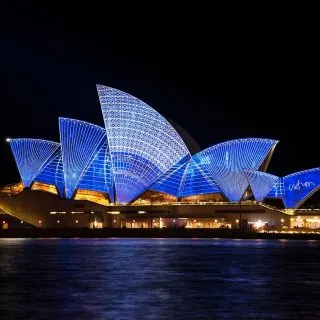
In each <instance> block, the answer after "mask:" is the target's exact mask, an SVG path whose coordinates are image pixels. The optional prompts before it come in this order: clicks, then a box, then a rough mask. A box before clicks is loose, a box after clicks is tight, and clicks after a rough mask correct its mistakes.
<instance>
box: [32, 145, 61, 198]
mask: <svg viewBox="0 0 320 320" xmlns="http://www.w3.org/2000/svg"><path fill="white" fill-rule="evenodd" d="M33 180H34V181H37V182H42V183H46V184H51V185H54V186H56V188H57V190H58V192H59V195H60V196H61V197H65V185H64V175H63V162H62V154H61V146H60V145H59V147H58V148H57V149H56V151H55V152H54V153H53V154H52V155H51V156H50V157H49V158H48V160H47V161H46V163H45V164H44V165H43V166H42V169H41V170H40V171H39V173H38V174H37V175H36V177H35V178H34V179H33Z"/></svg>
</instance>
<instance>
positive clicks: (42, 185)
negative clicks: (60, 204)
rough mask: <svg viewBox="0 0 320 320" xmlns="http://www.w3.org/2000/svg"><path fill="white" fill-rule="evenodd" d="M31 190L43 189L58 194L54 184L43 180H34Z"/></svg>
mask: <svg viewBox="0 0 320 320" xmlns="http://www.w3.org/2000/svg"><path fill="white" fill-rule="evenodd" d="M31 190H41V191H45V192H49V193H52V194H58V192H57V189H56V187H55V186H54V185H52V184H46V183H41V182H33V184H32V187H31Z"/></svg>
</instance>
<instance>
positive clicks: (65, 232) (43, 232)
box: [0, 228, 320, 240]
mask: <svg viewBox="0 0 320 320" xmlns="http://www.w3.org/2000/svg"><path fill="white" fill-rule="evenodd" d="M311 232H312V231H310V232H308V231H304V233H298V232H297V233H280V232H278V233H274V232H273V231H271V232H264V233H260V232H254V231H240V230H233V229H231V230H220V229H219V230H216V229H114V228H113V229H111V228H110V229H108V228H103V229H74V228H61V229H56V228H55V229H45V228H43V229H42V228H41V229H40V228H38V229H36V228H30V229H29V228H25V229H7V230H0V239H1V238H204V239H205V238H207V239H208V238H223V239H288V240H289V239H292V240H320V233H311Z"/></svg>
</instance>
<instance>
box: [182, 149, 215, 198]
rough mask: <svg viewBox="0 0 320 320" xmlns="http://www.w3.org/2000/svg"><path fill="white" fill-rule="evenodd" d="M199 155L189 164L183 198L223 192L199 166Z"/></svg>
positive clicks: (184, 181) (183, 184)
mask: <svg viewBox="0 0 320 320" xmlns="http://www.w3.org/2000/svg"><path fill="white" fill-rule="evenodd" d="M197 161H198V159H197V155H195V156H193V158H192V160H191V161H190V162H189V163H188V167H187V169H186V173H185V178H184V180H183V182H182V185H181V192H180V196H181V197H188V196H193V195H197V194H208V193H220V192H221V190H220V189H219V187H218V186H217V184H216V183H215V182H214V181H213V179H212V178H211V177H210V174H209V173H208V172H207V171H206V169H205V168H204V167H201V166H200V165H199V164H197Z"/></svg>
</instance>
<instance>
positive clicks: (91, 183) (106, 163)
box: [77, 138, 114, 202]
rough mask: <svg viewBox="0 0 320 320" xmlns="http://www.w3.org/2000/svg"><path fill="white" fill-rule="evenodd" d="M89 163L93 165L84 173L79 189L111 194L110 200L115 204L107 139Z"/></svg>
mask: <svg viewBox="0 0 320 320" xmlns="http://www.w3.org/2000/svg"><path fill="white" fill-rule="evenodd" d="M89 163H91V164H90V165H89V166H88V167H87V169H86V171H85V172H84V173H83V176H82V178H81V180H80V182H79V183H78V185H77V189H85V190H94V191H100V192H106V193H108V194H109V197H110V200H111V201H112V202H114V190H113V177H112V168H111V158H110V153H109V147H108V142H107V139H106V138H104V142H103V144H102V146H101V148H100V150H98V151H97V153H95V154H94V155H93V159H92V160H91V161H89Z"/></svg>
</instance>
